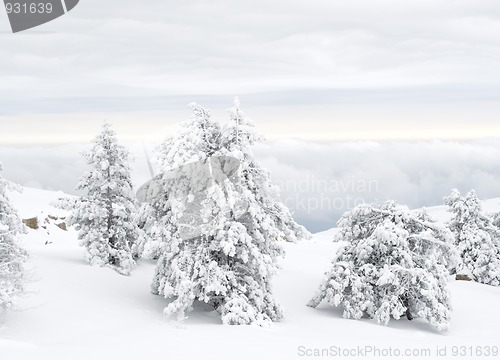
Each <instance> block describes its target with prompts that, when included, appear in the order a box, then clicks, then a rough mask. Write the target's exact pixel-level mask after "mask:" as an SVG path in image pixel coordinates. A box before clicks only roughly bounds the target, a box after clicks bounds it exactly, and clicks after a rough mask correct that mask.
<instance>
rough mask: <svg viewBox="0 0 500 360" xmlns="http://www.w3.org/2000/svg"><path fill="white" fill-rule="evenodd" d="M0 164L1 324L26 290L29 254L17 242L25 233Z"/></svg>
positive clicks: (9, 185)
mask: <svg viewBox="0 0 500 360" xmlns="http://www.w3.org/2000/svg"><path fill="white" fill-rule="evenodd" d="M1 172H2V166H1V164H0V323H1V322H2V320H3V318H4V316H5V313H6V311H7V310H8V309H9V308H10V307H11V306H12V304H13V301H14V299H15V297H16V296H18V295H19V294H21V293H22V292H23V289H24V267H23V263H24V261H25V260H26V257H27V253H26V251H25V250H24V249H22V248H21V247H20V246H19V244H18V242H17V238H16V237H17V235H19V234H20V233H22V232H24V225H23V224H22V222H21V220H20V219H19V216H18V215H17V212H16V211H15V210H14V208H13V207H12V205H11V203H10V201H9V198H8V196H7V189H9V188H11V187H12V184H10V183H9V182H8V181H6V180H5V179H4V178H3V177H2V173H1Z"/></svg>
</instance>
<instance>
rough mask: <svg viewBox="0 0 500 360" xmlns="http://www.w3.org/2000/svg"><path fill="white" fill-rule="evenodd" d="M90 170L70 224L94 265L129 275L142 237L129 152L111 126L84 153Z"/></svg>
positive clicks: (72, 205) (106, 127) (105, 128)
mask: <svg viewBox="0 0 500 360" xmlns="http://www.w3.org/2000/svg"><path fill="white" fill-rule="evenodd" d="M85 157H86V160H87V164H88V165H89V167H90V170H89V171H88V172H86V173H84V174H83V176H82V177H81V179H80V182H79V183H78V185H77V189H78V190H82V191H83V192H84V195H83V196H82V197H81V198H79V199H77V200H76V201H75V202H73V203H72V204H71V206H70V208H69V209H68V210H70V211H71V214H70V216H68V218H67V220H66V221H67V224H68V225H69V226H72V225H74V226H75V227H76V229H77V230H79V234H78V238H79V240H80V245H81V246H84V247H85V249H86V259H87V261H88V262H89V263H90V264H91V265H98V266H109V267H112V268H113V269H115V270H116V271H117V272H119V273H121V274H124V275H128V274H130V271H131V270H132V269H133V267H134V265H135V262H134V260H133V259H132V256H131V249H130V247H131V246H132V245H133V244H134V242H135V241H137V240H138V238H139V237H140V236H141V235H140V231H139V228H138V227H137V224H136V222H135V221H134V214H135V212H136V211H137V204H136V202H135V196H134V194H133V191H132V182H131V179H130V167H129V163H128V158H129V152H128V150H126V149H125V148H124V147H123V146H122V145H120V144H118V141H117V138H116V134H115V132H114V131H113V129H112V128H111V125H110V124H108V123H105V124H104V125H103V127H102V131H101V132H100V133H99V134H98V135H97V137H96V138H95V139H94V140H93V146H92V149H91V150H90V151H89V152H88V153H86V154H85Z"/></svg>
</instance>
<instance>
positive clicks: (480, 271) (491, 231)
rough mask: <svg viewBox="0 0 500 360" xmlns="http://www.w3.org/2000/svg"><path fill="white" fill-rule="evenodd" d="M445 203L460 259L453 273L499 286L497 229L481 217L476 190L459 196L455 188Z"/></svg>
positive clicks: (498, 234)
mask: <svg viewBox="0 0 500 360" xmlns="http://www.w3.org/2000/svg"><path fill="white" fill-rule="evenodd" d="M444 200H445V204H446V205H448V206H449V207H450V211H451V212H452V214H453V215H454V216H453V219H452V220H451V222H450V225H449V227H450V229H451V231H452V232H453V234H454V235H455V246H456V247H457V250H458V252H459V254H460V256H461V259H462V261H461V262H460V264H459V265H458V267H457V269H456V273H457V274H458V275H467V276H469V277H471V278H472V279H474V280H475V281H477V282H480V283H483V284H488V285H495V286H498V285H500V229H498V228H497V227H496V226H494V225H493V219H492V218H490V217H488V216H486V215H484V214H482V209H481V203H480V201H479V199H478V198H477V195H476V193H475V191H474V190H472V191H470V192H468V193H467V194H466V195H465V196H461V194H460V192H459V191H458V190H457V189H454V190H453V191H452V193H451V195H450V196H447V197H445V199H444Z"/></svg>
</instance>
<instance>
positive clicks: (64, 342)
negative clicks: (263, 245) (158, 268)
mask: <svg viewBox="0 0 500 360" xmlns="http://www.w3.org/2000/svg"><path fill="white" fill-rule="evenodd" d="M60 195H61V194H58V193H50V192H43V191H38V190H34V189H27V190H26V191H25V192H24V194H21V195H15V196H12V198H13V201H14V203H15V205H18V206H19V207H20V208H21V211H20V212H21V213H22V214H23V215H26V216H33V214H32V211H31V210H33V211H34V210H37V211H38V212H41V211H43V212H44V213H51V212H52V211H54V209H52V208H51V207H50V206H48V205H47V204H48V202H49V201H52V200H54V199H55V198H57V197H59V196H60ZM499 203H500V200H498V199H496V200H495V199H494V200H491V201H488V202H486V205H487V207H488V211H492V210H494V209H495V207H496V209H500V206H499V205H498V204H499ZM443 209H444V208H443V207H438V208H429V209H428V210H429V212H430V213H431V214H433V215H437V216H438V217H439V218H440V219H443V218H445V217H446V211H443ZM444 210H445V209H444ZM62 215H63V214H62ZM334 231H335V229H332V230H329V231H327V232H323V233H319V234H316V235H315V236H314V238H313V239H312V240H311V241H303V242H300V243H298V244H285V246H286V250H287V256H286V258H285V259H284V260H283V261H282V270H281V272H280V273H279V275H278V276H277V277H276V279H275V281H274V284H275V294H276V297H277V298H278V299H279V300H280V301H281V303H282V305H283V307H284V309H285V318H284V319H283V321H281V322H279V323H277V324H275V325H273V326H272V327H270V328H258V327H252V326H223V325H221V324H220V316H218V314H216V313H214V312H213V311H211V310H210V309H207V308H206V306H204V305H203V304H198V305H197V307H196V309H195V310H194V311H193V312H192V313H191V314H190V316H189V318H188V319H187V320H186V321H185V322H184V323H183V324H182V325H179V324H177V323H175V322H171V321H165V320H164V319H163V316H162V310H163V308H164V307H165V305H166V303H167V302H166V300H165V299H162V298H161V297H159V296H154V295H152V294H151V293H150V291H149V286H150V281H151V279H152V277H153V270H154V264H153V263H152V262H141V263H140V264H139V266H138V268H137V269H135V271H134V272H133V274H132V276H130V277H123V276H121V275H119V274H117V273H115V272H114V271H112V270H110V269H106V268H96V267H91V266H89V265H87V264H86V263H85V261H84V260H83V249H82V248H80V247H79V246H78V243H77V240H76V235H77V234H76V232H74V231H72V230H70V231H68V232H65V231H62V230H60V229H52V230H51V232H50V235H48V234H47V232H46V231H44V230H43V229H40V230H36V231H31V230H30V232H29V234H27V235H24V236H23V238H22V241H23V244H24V246H25V247H26V248H27V249H28V250H29V252H30V254H31V258H30V261H29V264H28V267H29V269H30V274H31V282H30V284H29V290H30V291H29V293H27V294H26V296H25V297H23V298H22V299H20V301H19V302H18V307H17V309H16V311H14V312H12V313H10V314H9V315H8V317H7V321H6V323H5V324H4V325H3V327H1V328H0V354H1V359H2V360H21V359H50V360H57V359H65V360H66V359H86V360H88V359H104V358H113V359H134V358H147V357H148V356H151V358H153V357H154V358H162V359H170V358H171V359H197V358H200V359H201V358H203V359H235V358H238V359H252V360H254V359H259V358H261V359H271V358H272V359H301V358H302V359H303V358H305V356H301V355H307V354H311V355H313V354H314V351H315V350H318V351H325V352H324V353H323V354H324V355H326V353H327V352H329V351H330V350H335V348H333V347H335V346H338V347H342V348H351V347H354V348H353V349H352V350H353V351H354V350H356V348H355V347H357V346H360V347H361V350H363V349H365V347H368V348H367V350H369V349H372V350H373V351H386V352H387V351H389V348H392V349H393V350H392V351H393V352H394V351H396V350H399V351H401V352H404V351H405V350H406V349H409V350H414V351H415V354H417V352H418V353H419V354H418V355H419V356H406V358H408V359H412V358H414V359H417V358H420V357H422V356H423V355H422V351H427V349H428V350H429V351H431V352H432V355H433V357H435V352H436V349H437V347H440V349H443V346H447V348H446V349H447V356H443V357H440V358H443V359H446V358H449V359H451V358H456V357H453V356H452V351H453V348H452V347H453V346H472V348H471V351H476V350H477V348H476V346H482V347H484V346H494V345H497V344H498V333H499V332H500V331H499V330H500V313H499V312H498V311H496V306H498V303H499V302H500V288H494V287H490V286H486V285H480V284H476V283H473V282H460V281H454V280H453V281H451V282H450V290H451V292H452V300H453V307H454V311H453V319H452V321H451V324H450V331H449V332H448V333H446V334H440V333H437V332H436V331H435V330H434V329H433V328H432V327H431V326H430V325H429V324H428V323H426V322H425V321H423V320H420V319H417V320H414V321H411V322H409V321H407V320H406V319H401V320H398V321H395V320H392V321H391V322H390V324H389V326H387V327H383V326H379V325H377V324H376V323H375V322H374V321H372V320H369V319H363V320H360V321H355V320H346V319H343V318H342V311H341V310H340V309H335V308H332V307H330V306H328V305H325V304H322V305H320V306H319V307H318V309H311V308H308V307H306V306H305V304H306V303H307V301H308V300H309V299H310V298H311V297H312V296H313V294H314V292H315V291H316V288H317V286H318V285H319V283H320V281H321V278H322V276H323V272H324V270H326V268H327V267H328V265H329V262H330V258H331V257H332V255H333V253H334V250H335V246H336V245H335V244H333V243H332V242H331V238H332V235H333V232H334ZM47 239H50V241H51V243H49V244H47V245H45V243H46V242H47ZM331 347H332V348H331ZM370 347H371V348H370ZM481 349H482V350H484V348H481ZM466 351H468V350H467V349H466ZM329 354H330V355H332V354H333V353H329ZM357 355H359V353H357ZM365 355H370V354H365ZM325 357H327V356H325ZM351 357H352V358H356V356H351ZM358 357H359V358H362V357H363V356H358ZM372 357H373V356H366V358H372ZM316 358H317V357H316ZM468 358H475V356H469V357H468Z"/></svg>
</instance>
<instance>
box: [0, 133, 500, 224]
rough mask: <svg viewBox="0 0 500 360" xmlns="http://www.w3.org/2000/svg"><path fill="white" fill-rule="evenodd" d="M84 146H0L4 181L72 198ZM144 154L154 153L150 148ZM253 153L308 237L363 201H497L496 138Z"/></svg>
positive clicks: (303, 145)
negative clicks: (472, 197)
mask: <svg viewBox="0 0 500 360" xmlns="http://www.w3.org/2000/svg"><path fill="white" fill-rule="evenodd" d="M128 146H129V148H130V149H131V150H132V153H133V154H134V157H135V161H134V163H133V168H134V173H133V179H134V183H135V186H136V189H137V187H138V186H140V185H142V184H143V183H144V182H146V181H147V180H148V179H149V178H150V173H149V170H148V167H147V162H146V158H145V152H144V149H143V146H142V144H139V143H136V144H128ZM87 148H88V146H87V145H65V146H54V147H37V148H32V147H23V148H12V147H0V161H2V163H3V165H4V166H3V167H4V176H5V177H7V178H8V179H10V180H12V181H15V182H18V183H21V184H23V185H26V186H33V187H40V188H44V189H50V190H63V191H65V192H68V193H75V192H74V187H75V186H76V183H77V180H78V177H79V176H80V174H81V173H82V171H83V170H84V169H85V164H84V162H83V160H82V158H81V156H80V155H79V153H80V152H81V151H82V150H84V149H87ZM146 148H147V152H148V153H149V154H151V155H152V154H153V148H154V145H153V144H149V145H148V146H147V147H146ZM255 153H256V156H257V158H258V159H259V160H260V162H261V163H262V165H263V166H264V167H266V168H268V169H269V170H270V171H271V175H272V178H273V181H274V182H275V183H276V184H277V185H279V186H280V188H281V190H282V193H281V197H282V200H283V201H284V202H285V204H286V205H287V206H289V207H290V209H291V210H292V211H293V212H294V216H295V218H296V219H297V220H298V221H299V222H300V223H302V224H304V225H305V226H306V227H308V228H309V229H310V230H312V231H319V230H323V229H327V228H330V227H333V226H335V223H336V221H337V220H338V218H339V217H340V216H341V215H342V213H343V212H344V211H346V210H349V209H350V208H352V207H353V206H355V205H356V204H359V203H361V202H377V201H385V200H388V199H392V200H395V201H397V202H399V203H402V204H407V205H408V206H410V207H412V208H415V207H421V206H431V205H439V204H442V197H443V196H444V195H448V194H449V192H450V190H451V189H452V188H454V187H456V188H458V189H460V190H461V191H468V190H470V189H471V188H474V189H476V191H477V192H478V195H479V196H480V197H481V198H491V197H497V196H499V195H500V164H499V162H498V159H499V158H500V140H490V141H487V140H484V141H475V142H442V141H435V142H383V143H381V142H343V143H324V144H321V143H312V142H304V141H291V140H288V141H277V142H269V143H266V144H261V145H259V146H257V147H256V149H255Z"/></svg>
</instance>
